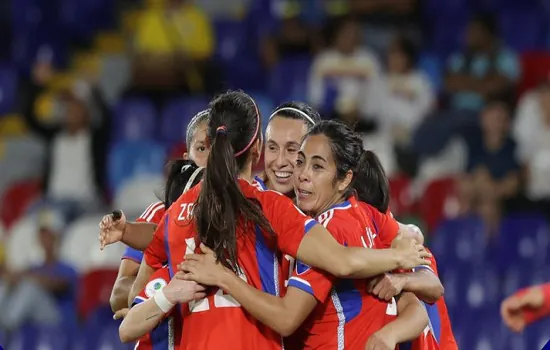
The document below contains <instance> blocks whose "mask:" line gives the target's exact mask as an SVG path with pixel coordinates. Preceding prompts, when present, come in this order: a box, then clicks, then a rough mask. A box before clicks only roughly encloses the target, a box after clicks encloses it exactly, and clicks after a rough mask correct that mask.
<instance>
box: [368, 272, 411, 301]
mask: <svg viewBox="0 0 550 350" xmlns="http://www.w3.org/2000/svg"><path fill="white" fill-rule="evenodd" d="M405 277H406V276H403V275H401V274H391V273H386V274H384V275H382V276H380V277H378V278H376V279H375V280H374V282H372V284H371V286H372V285H374V286H372V290H370V292H371V293H372V294H374V295H375V296H377V297H378V298H380V299H382V300H386V301H390V300H391V298H393V297H394V296H396V295H398V294H399V293H401V291H403V288H404V287H405Z"/></svg>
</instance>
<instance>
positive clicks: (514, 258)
mask: <svg viewBox="0 0 550 350" xmlns="http://www.w3.org/2000/svg"><path fill="white" fill-rule="evenodd" d="M549 241H550V234H549V227H548V225H547V223H546V221H545V220H544V218H542V217H539V216H534V215H527V216H526V215H514V216H511V217H507V218H505V219H504V220H503V222H502V225H501V230H500V234H499V240H498V248H497V249H498V256H497V260H498V261H497V262H498V264H499V269H500V270H501V271H505V270H507V269H508V268H509V267H510V266H519V267H521V268H527V269H528V268H535V267H540V266H542V265H543V264H544V262H545V259H546V256H547V249H548V247H549V243H550V242H549Z"/></svg>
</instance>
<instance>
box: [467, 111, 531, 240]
mask: <svg viewBox="0 0 550 350" xmlns="http://www.w3.org/2000/svg"><path fill="white" fill-rule="evenodd" d="M510 121H511V120H510V109H509V107H508V106H507V105H506V103H505V102H502V101H491V102H489V103H488V104H487V106H486V107H485V108H484V110H483V111H482V113H481V133H480V135H476V134H475V133H474V132H473V131H472V133H471V134H470V136H469V137H468V138H467V140H466V142H467V143H468V165H467V173H466V174H465V175H464V177H463V178H462V181H461V183H460V204H461V210H462V212H463V213H467V212H472V211H473V212H476V213H478V214H479V215H481V217H482V218H483V219H484V221H485V223H486V224H487V225H488V229H489V231H490V232H494V231H495V229H496V228H498V223H499V220H500V217H501V210H502V205H503V202H504V201H505V200H507V199H511V198H513V197H515V196H516V195H517V194H518V191H519V187H520V166H519V164H518V162H517V160H516V143H515V141H514V140H513V139H512V137H511V135H510Z"/></svg>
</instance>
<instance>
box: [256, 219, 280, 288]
mask: <svg viewBox="0 0 550 350" xmlns="http://www.w3.org/2000/svg"><path fill="white" fill-rule="evenodd" d="M256 259H257V261H258V270H259V271H260V280H261V281H262V290H263V291H264V292H266V293H269V294H272V295H279V288H278V281H277V278H278V276H276V274H275V273H276V271H277V269H278V268H279V267H278V266H277V264H278V262H277V256H276V255H275V252H273V251H272V250H271V249H270V248H269V247H268V246H267V244H266V242H265V237H264V234H263V232H262V230H261V229H260V227H259V226H258V225H256Z"/></svg>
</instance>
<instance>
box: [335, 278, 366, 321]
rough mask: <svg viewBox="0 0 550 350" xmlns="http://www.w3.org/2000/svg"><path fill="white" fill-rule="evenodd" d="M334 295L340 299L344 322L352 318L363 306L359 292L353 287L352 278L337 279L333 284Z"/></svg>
mask: <svg viewBox="0 0 550 350" xmlns="http://www.w3.org/2000/svg"><path fill="white" fill-rule="evenodd" d="M335 291H336V296H337V298H338V300H339V301H340V305H341V308H342V313H343V314H344V320H345V322H346V323H347V322H349V321H351V320H353V319H354V318H355V317H357V315H359V313H360V312H361V309H362V308H363V301H362V299H361V294H360V293H359V291H358V290H357V289H356V288H355V283H354V281H353V280H339V281H338V283H337V284H336V286H335Z"/></svg>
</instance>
